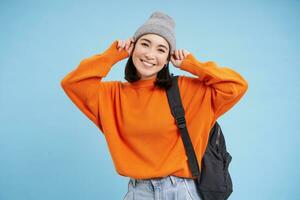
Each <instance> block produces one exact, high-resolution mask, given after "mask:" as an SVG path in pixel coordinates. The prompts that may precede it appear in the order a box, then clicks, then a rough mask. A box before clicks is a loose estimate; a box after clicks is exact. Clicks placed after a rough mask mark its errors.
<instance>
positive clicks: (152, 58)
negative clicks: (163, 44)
mask: <svg viewBox="0 0 300 200" xmlns="http://www.w3.org/2000/svg"><path fill="white" fill-rule="evenodd" d="M145 57H146V59H147V60H154V55H153V54H151V53H148V54H146V55H145Z"/></svg>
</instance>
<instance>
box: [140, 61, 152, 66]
mask: <svg viewBox="0 0 300 200" xmlns="http://www.w3.org/2000/svg"><path fill="white" fill-rule="evenodd" d="M142 62H143V63H144V64H145V65H147V66H149V67H151V66H153V65H154V64H151V63H147V62H146V61H143V60H142Z"/></svg>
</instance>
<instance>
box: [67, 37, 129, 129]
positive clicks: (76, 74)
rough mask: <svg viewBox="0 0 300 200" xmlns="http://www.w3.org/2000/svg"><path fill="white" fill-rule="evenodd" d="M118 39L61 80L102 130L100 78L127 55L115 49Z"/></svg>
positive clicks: (74, 99) (71, 96)
mask: <svg viewBox="0 0 300 200" xmlns="http://www.w3.org/2000/svg"><path fill="white" fill-rule="evenodd" d="M117 43H118V41H117V40H115V41H114V42H113V43H112V44H111V46H110V47H109V48H108V49H107V50H106V51H104V52H103V53H101V54H96V55H93V56H91V57H89V58H86V59H83V60H82V61H81V62H80V63H79V65H78V66H77V68H76V69H74V70H73V71H71V72H70V73H69V74H67V75H66V76H65V77H64V78H63V79H62V80H61V87H62V88H63V90H64V91H65V93H66V94H67V96H68V97H69V98H70V99H71V100H72V102H73V103H74V104H75V105H76V106H77V107H78V108H79V109H80V110H81V111H82V112H83V113H84V114H85V115H86V116H87V117H88V118H89V119H90V120H91V121H93V123H94V124H95V125H97V127H98V128H100V130H101V131H102V132H103V129H102V125H101V120H100V116H99V106H100V105H99V104H100V103H101V102H99V93H100V92H101V91H100V88H101V87H100V86H101V84H104V83H105V82H101V80H102V78H103V77H105V76H106V75H107V74H108V72H109V71H110V69H111V67H112V66H113V65H114V64H115V63H117V62H118V61H120V60H122V59H124V58H126V57H128V52H127V51H125V50H124V49H122V50H121V51H118V49H117Z"/></svg>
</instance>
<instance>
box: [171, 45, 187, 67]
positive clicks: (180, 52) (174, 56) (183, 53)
mask: <svg viewBox="0 0 300 200" xmlns="http://www.w3.org/2000/svg"><path fill="white" fill-rule="evenodd" d="M189 54H190V52H188V51H187V50H185V49H175V50H173V51H172V52H171V59H170V60H171V62H172V64H173V65H174V66H175V67H176V68H179V67H180V65H181V62H182V61H183V60H184V59H185V58H186V57H187V56H188V55H189Z"/></svg>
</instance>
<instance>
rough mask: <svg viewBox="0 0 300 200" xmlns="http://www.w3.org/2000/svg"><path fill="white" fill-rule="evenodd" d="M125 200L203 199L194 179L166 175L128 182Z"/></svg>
mask: <svg viewBox="0 0 300 200" xmlns="http://www.w3.org/2000/svg"><path fill="white" fill-rule="evenodd" d="M123 200H201V198H200V196H199V194H198V192H197V188H196V184H195V182H194V180H193V179H189V178H182V177H177V176H172V175H169V176H166V177H161V178H153V179H134V178H130V180H129V182H128V192H127V193H126V195H125V196H124V198H123Z"/></svg>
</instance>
